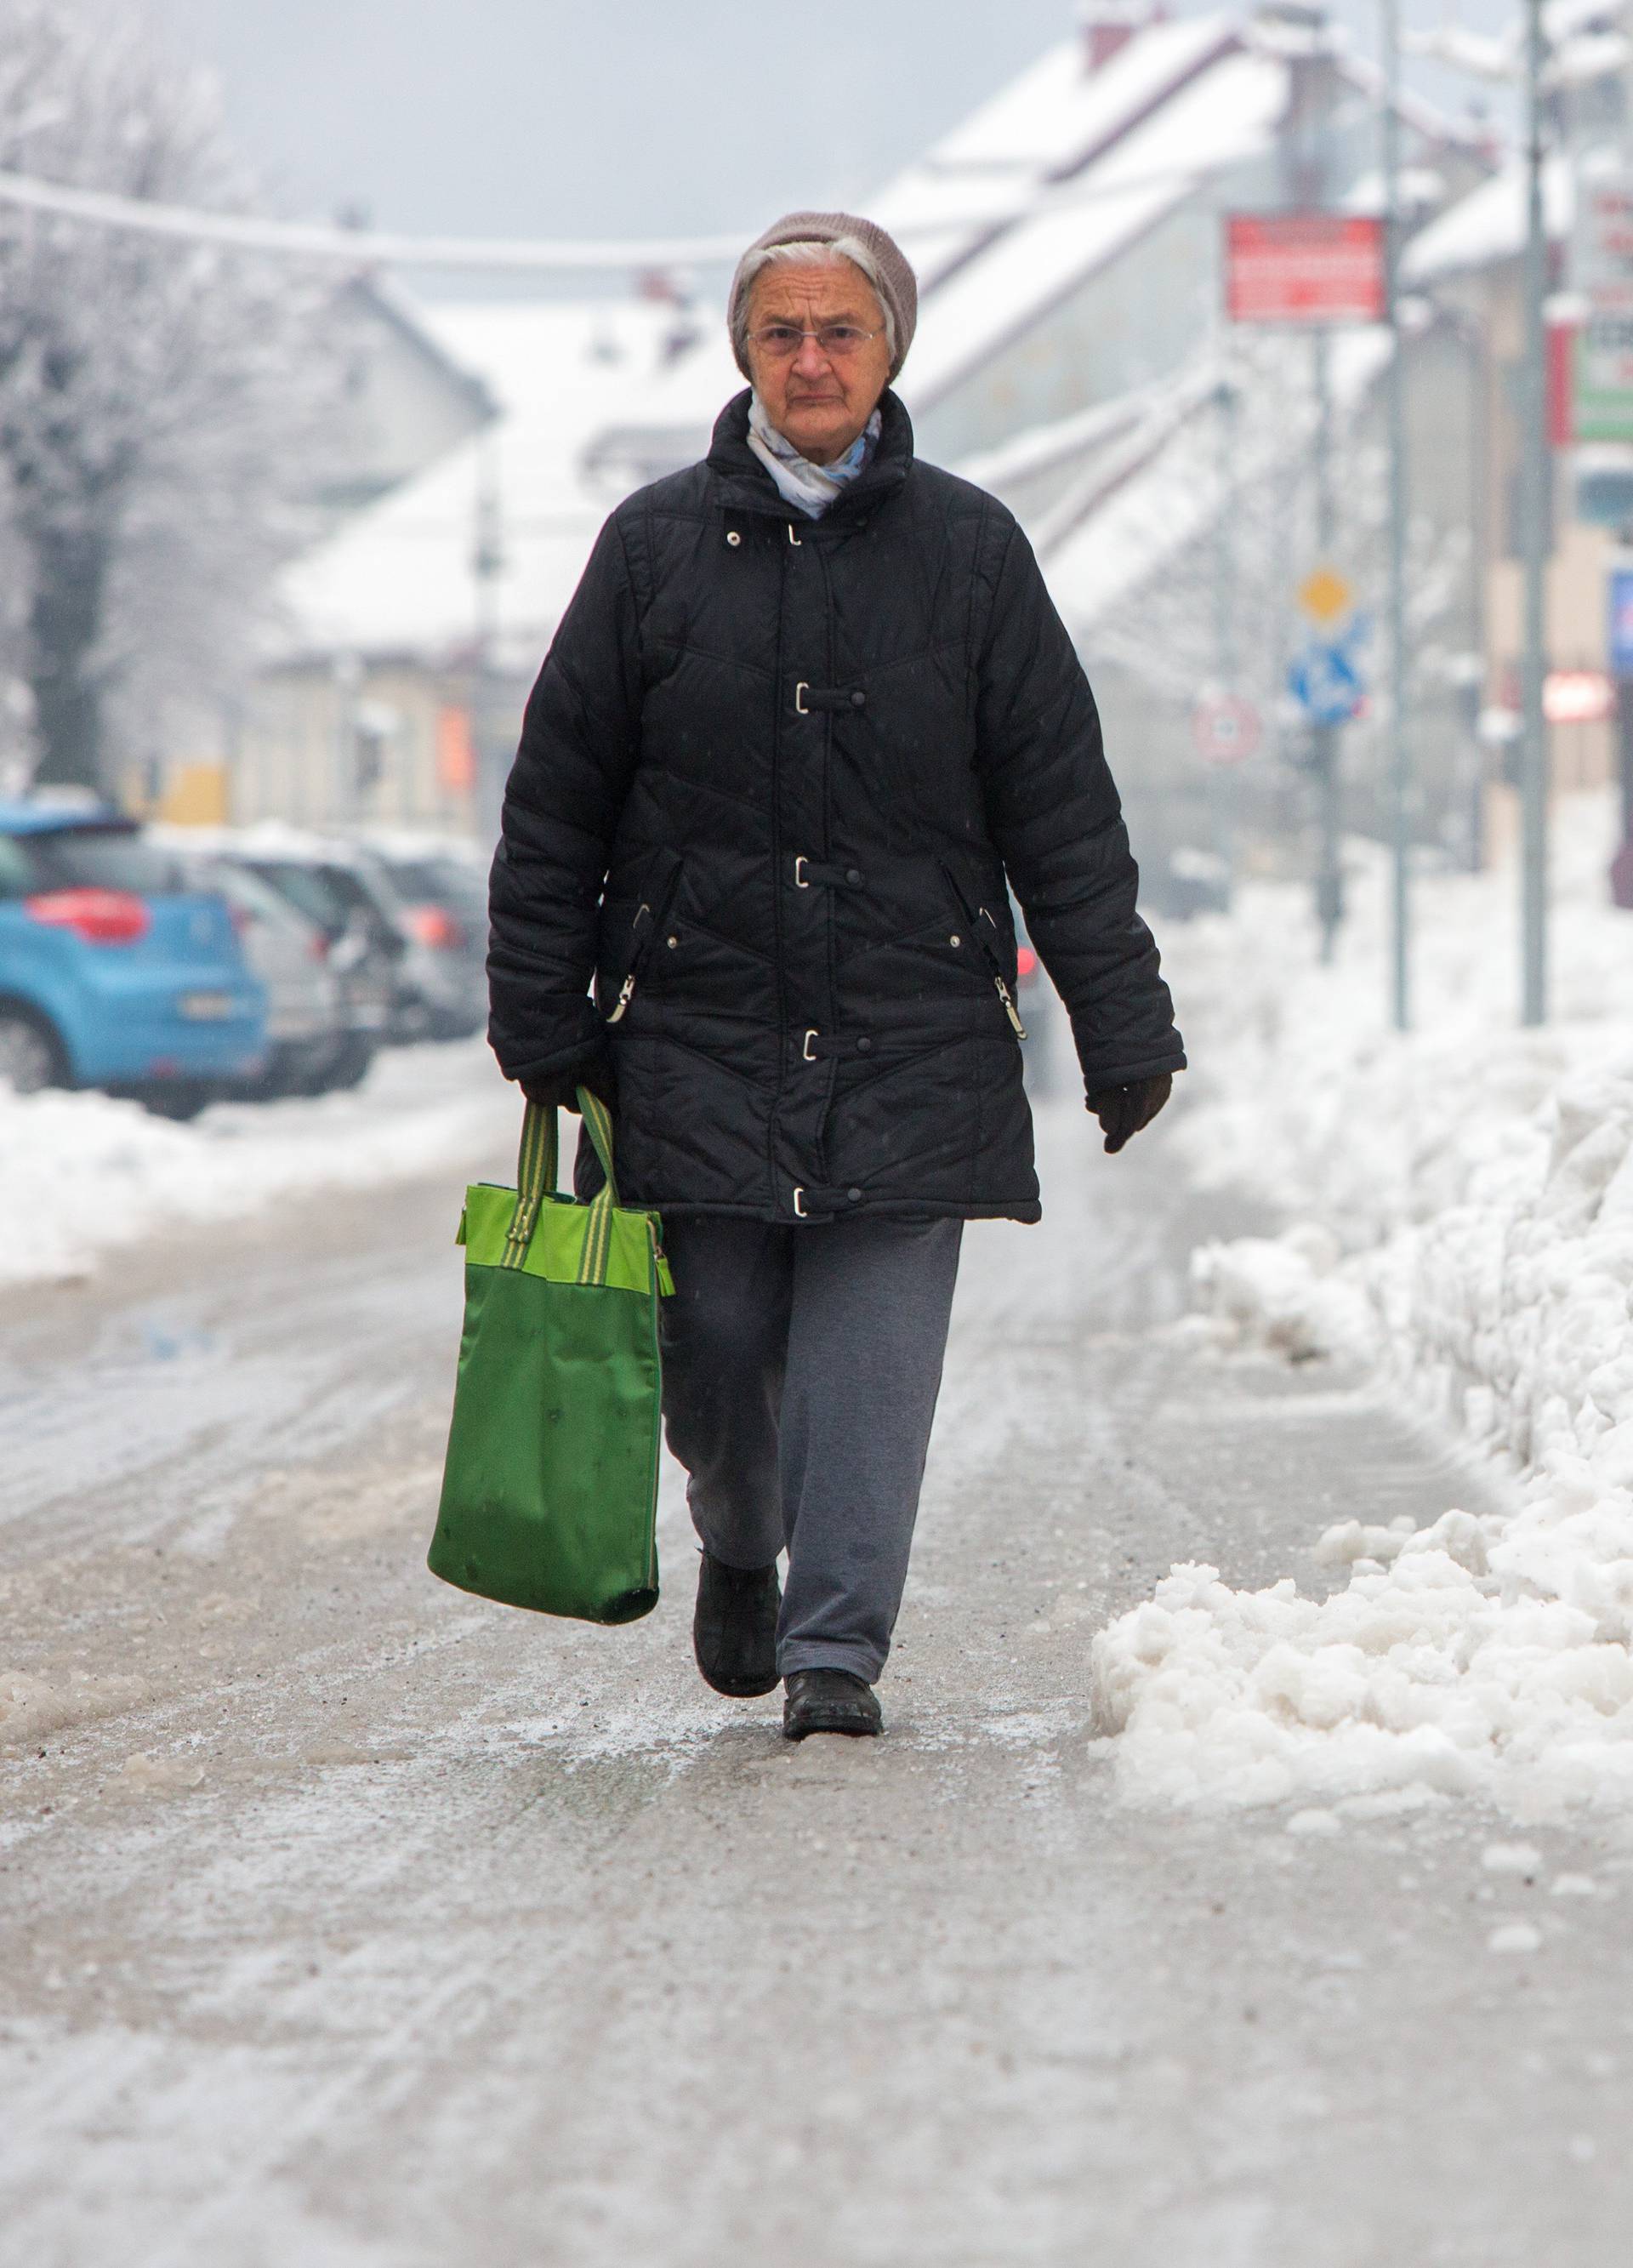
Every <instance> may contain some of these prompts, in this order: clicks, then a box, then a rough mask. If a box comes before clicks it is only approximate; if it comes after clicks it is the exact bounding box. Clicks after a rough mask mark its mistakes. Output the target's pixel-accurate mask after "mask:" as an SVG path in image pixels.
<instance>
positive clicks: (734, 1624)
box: [692, 1551, 783, 1701]
mask: <svg viewBox="0 0 1633 2268" xmlns="http://www.w3.org/2000/svg"><path fill="white" fill-rule="evenodd" d="M782 1603H783V1587H782V1585H781V1584H780V1583H779V1582H778V1581H777V1580H776V1562H775V1561H773V1563H772V1564H771V1565H770V1566H769V1567H728V1566H727V1565H726V1564H725V1560H724V1559H717V1558H716V1557H714V1556H713V1554H712V1553H711V1552H708V1551H705V1552H704V1554H703V1564H702V1569H701V1570H700V1571H699V1573H698V1578H697V1611H696V1613H695V1615H694V1616H693V1617H692V1651H693V1653H695V1655H696V1656H697V1666H698V1668H699V1669H700V1670H702V1674H703V1682H704V1683H705V1684H708V1685H712V1686H713V1687H714V1689H715V1691H716V1692H717V1693H729V1694H730V1695H731V1696H732V1698H733V1699H734V1700H739V1701H741V1700H747V1698H748V1697H749V1696H750V1695H751V1694H754V1693H770V1692H772V1691H774V1690H776V1617H777V1609H779V1608H780V1607H781V1605H782Z"/></svg>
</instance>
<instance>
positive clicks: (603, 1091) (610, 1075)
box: [517, 1056, 618, 1117]
mask: <svg viewBox="0 0 1633 2268" xmlns="http://www.w3.org/2000/svg"><path fill="white" fill-rule="evenodd" d="M517 1084H518V1086H519V1087H520V1088H521V1091H522V1093H523V1094H525V1095H526V1098H527V1100H528V1101H529V1102H536V1103H537V1104H538V1105H539V1107H540V1108H541V1109H543V1110H577V1108H578V1089H579V1088H580V1087H581V1086H587V1087H588V1088H589V1090H590V1092H591V1094H599V1095H600V1098H601V1101H603V1102H604V1103H605V1104H606V1105H607V1108H608V1109H609V1110H610V1111H611V1112H612V1113H613V1115H614V1117H615V1116H617V1112H618V1077H617V1073H616V1072H615V1071H614V1069H613V1066H612V1060H611V1058H610V1057H607V1056H597V1057H593V1058H592V1061H590V1062H589V1063H587V1064H579V1065H578V1067H577V1069H576V1070H573V1071H546V1072H544V1073H543V1075H542V1076H541V1077H540V1078H538V1079H519V1080H518V1081H517Z"/></svg>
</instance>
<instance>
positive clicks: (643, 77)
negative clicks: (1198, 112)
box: [146, 0, 1511, 236]
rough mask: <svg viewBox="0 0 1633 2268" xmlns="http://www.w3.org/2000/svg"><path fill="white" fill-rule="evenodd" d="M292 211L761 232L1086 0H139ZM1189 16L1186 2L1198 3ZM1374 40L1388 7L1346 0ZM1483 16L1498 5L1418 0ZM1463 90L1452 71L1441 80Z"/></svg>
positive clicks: (966, 91) (904, 151)
mask: <svg viewBox="0 0 1633 2268" xmlns="http://www.w3.org/2000/svg"><path fill="white" fill-rule="evenodd" d="M146 4H147V7H148V11H149V12H150V13H151V15H152V16H153V17H154V18H155V19H156V21H157V23H158V26H159V27H160V29H161V31H162V32H163V33H165V34H166V36H167V38H168V40H169V42H170V45H171V47H172V49H173V52H174V54H175V55H177V57H178V59H179V60H181V61H185V62H188V63H202V64H207V65H210V66H211V67H212V68H213V69H214V70H216V72H217V75H218V77H219V79H220V82H221V85H222V89H223V93H224V102H225V111H226V117H227V122H228V125H229V128H230V129H231V131H232V136H233V139H234V141H235V143H236V144H237V146H238V148H239V151H240V153H241V155H242V156H243V157H244V158H246V160H248V161H249V163H250V164H251V165H252V166H254V168H255V170H256V171H257V172H258V173H259V174H260V176H261V179H262V180H263V181H264V182H265V184H266V186H267V189H268V195H269V198H270V199H271V200H272V201H273V202H274V203H276V206H277V208H278V209H279V210H282V211H283V212H284V213H286V214H288V215H291V216H293V215H295V214H300V215H303V216H313V217H315V216H316V215H318V214H320V213H324V212H332V211H334V210H335V209H337V208H338V207H340V206H342V205H357V206H360V207H362V208H363V209H364V210H365V212H366V214H367V217H369V218H370V219H371V221H373V222H374V223H375V224H376V225H379V226H381V227H389V228H400V229H408V230H445V231H452V232H460V233H467V232H468V233H472V234H476V233H480V234H484V235H526V236H554V235H569V236H571V235H585V234H595V235H602V234H605V235H637V234H648V233H651V232H656V231H661V232H683V233H690V232H694V231H698V232H703V231H715V230H723V229H724V230H733V229H736V228H739V227H742V228H750V229H752V228H754V227H757V226H759V225H762V224H763V222H764V221H765V220H767V219H769V217H771V216H772V215H774V214H776V213H777V212H779V211H782V210H785V209H786V208H787V207H789V206H791V205H795V204H803V203H818V204H820V203H825V202H827V201H828V200H834V201H836V202H838V201H843V200H846V199H850V198H858V197H862V196H864V195H865V194H866V192H867V190H868V188H870V187H871V186H872V185H874V184H876V183H877V182H879V180H882V179H883V178H884V176H885V175H886V173H889V172H890V171H891V170H892V169H893V168H894V166H897V165H899V164H901V163H902V162H903V161H904V160H905V159H907V158H910V157H911V156H913V155H914V154H915V153H916V151H919V150H922V149H923V147H924V146H925V144H927V143H928V142H929V141H931V139H932V138H933V137H934V136H936V135H937V134H938V132H940V131H942V130H944V129H945V128H947V127H948V126H950V125H952V124H953V123H954V122H956V121H957V120H958V119H959V118H960V117H961V116H962V115H963V114H965V113H966V112H967V111H968V110H970V109H971V108H973V107H974V106H975V104H976V103H977V102H979V101H980V100H982V98H983V97H984V96H985V95H987V94H989V93H990V92H992V91H994V90H995V89H996V88H997V87H999V86H1001V85H1004V82H1005V80H1007V79H1009V78H1011V77H1013V76H1014V74H1015V73H1016V72H1017V71H1018V70H1021V69H1022V68H1023V67H1024V66H1025V65H1026V63H1029V62H1031V61H1032V60H1033V57H1034V56H1036V55H1039V54H1041V52H1042V50H1043V49H1044V48H1046V47H1048V46H1049V45H1050V44H1051V43H1052V42H1054V41H1055V40H1058V39H1060V38H1062V37H1063V36H1064V35H1065V34H1066V33H1068V32H1069V31H1070V28H1071V26H1072V25H1073V24H1074V22H1075V20H1076V13H1077V11H1076V5H1075V0H821V5H820V7H810V6H805V7H788V6H779V5H777V4H776V0H761V4H758V5H754V4H746V0H674V4H659V0H601V4H592V0H146ZM1185 12H1190V10H1189V9H1187V10H1186V11H1185ZM1341 12H1342V13H1343V14H1344V15H1345V16H1346V17H1347V18H1350V19H1351V20H1353V21H1354V23H1355V25H1356V26H1357V37H1358V39H1359V40H1360V42H1361V44H1363V45H1365V46H1367V47H1369V48H1370V47H1371V46H1372V31H1371V26H1372V21H1373V19H1374V16H1375V9H1374V7H1373V6H1372V4H1369V0H1342V11H1341ZM1405 12H1406V15H1407V18H1408V20H1409V22H1411V21H1417V22H1423V23H1427V22H1431V21H1439V20H1441V19H1443V18H1445V16H1446V15H1447V14H1448V13H1451V12H1460V15H1461V18H1462V20H1463V21H1464V22H1465V23H1467V24H1469V25H1471V26H1473V25H1478V26H1480V27H1481V28H1482V29H1484V28H1489V27H1490V26H1492V25H1493V24H1494V23H1496V22H1500V21H1502V20H1504V19H1505V18H1507V16H1508V15H1509V13H1510V12H1511V11H1510V8H1509V6H1508V5H1507V4H1506V0H1461V5H1460V9H1458V8H1456V7H1455V0H1453V6H1448V0H1405ZM1436 91H1437V92H1441V93H1443V94H1444V95H1445V97H1447V98H1449V99H1451V100H1453V101H1455V102H1458V103H1461V101H1462V100H1463V99H1464V97H1463V92H1462V90H1461V89H1460V87H1459V86H1458V85H1456V83H1451V84H1449V85H1448V84H1446V83H1445V81H1444V79H1442V84H1441V85H1440V86H1439V87H1438V88H1437V89H1436Z"/></svg>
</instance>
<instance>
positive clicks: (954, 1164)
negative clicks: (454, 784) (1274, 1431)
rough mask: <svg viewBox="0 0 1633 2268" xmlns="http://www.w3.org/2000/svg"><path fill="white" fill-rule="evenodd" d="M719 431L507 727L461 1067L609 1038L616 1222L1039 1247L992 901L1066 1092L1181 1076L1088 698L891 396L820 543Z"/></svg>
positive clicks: (1005, 553) (611, 546) (998, 508)
mask: <svg viewBox="0 0 1633 2268" xmlns="http://www.w3.org/2000/svg"><path fill="white" fill-rule="evenodd" d="M748 401H749V397H748V395H747V393H744V394H739V396H738V397H737V398H736V400H735V401H732V402H730V403H729V404H728V405H727V407H726V409H725V410H724V412H723V413H722V415H721V417H720V420H719V423H717V426H716V428H715V433H714V440H713V444H712V446H711V447H710V453H709V456H708V458H707V460H705V461H704V462H703V463H702V464H700V465H694V466H692V467H690V468H688V470H687V471H685V472H681V473H677V474H674V475H672V476H671V477H670V478H668V479H667V480H661V481H658V482H654V483H653V484H652V485H651V487H649V488H645V489H643V490H639V491H638V492H637V493H636V495H634V496H632V497H629V499H628V500H627V502H625V503H624V504H621V505H620V506H619V508H618V510H617V511H616V512H614V514H613V516H612V518H611V519H609V520H608V521H607V525H606V527H604V528H603V529H602V531H601V534H600V538H599V540H598V541H597V543H596V546H595V549H594V551H593V553H592V556H591V558H590V562H589V564H588V565H587V567H586V568H585V573H584V578H583V580H582V581H581V583H580V584H579V585H578V589H577V593H575V595H574V598H573V600H572V603H571V605H570V607H569V608H568V610H567V612H566V614H565V615H564V616H563V619H562V622H561V625H560V627H559V629H558V630H557V632H556V635H555V640H554V642H553V644H552V645H551V647H550V651H549V652H548V655H547V656H546V659H545V662H544V666H543V668H542V669H541V672H540V674H539V679H538V682H537V684H536V685H535V686H534V688H533V693H532V695H531V696H530V698H529V700H528V703H527V709H526V718H525V721H524V723H523V726H522V733H521V743H520V747H519V750H518V752H517V757H516V762H515V766H514V769H513V770H512V771H511V777H510V784H509V786H508V789H507V791H506V796H505V804H504V832H503V837H502V840H501V843H500V846H499V851H498V854H497V858H496V859H495V862H494V868H493V885H492V924H493V925H492V941H491V948H490V952H489V977H490V980H491V987H492V1003H493V1015H492V1024H491V1036H492V1041H493V1046H494V1049H495V1052H496V1053H497V1057H498V1058H499V1063H500V1065H501V1067H502V1068H503V1070H504V1071H505V1073H506V1074H507V1076H509V1077H510V1078H512V1079H518V1078H527V1077H531V1076H534V1075H544V1074H548V1073H552V1072H556V1071H566V1070H570V1069H572V1068H575V1067H577V1065H578V1064H581V1063H583V1062H585V1061H587V1060H589V1059H590V1058H591V1057H593V1056H595V1055H597V1054H599V1053H600V1051H601V1050H603V1049H606V1048H607V1046H608V1044H609V1043H610V1046H611V1049H612V1054H613V1057H614V1063H615V1066H616V1070H617V1076H618V1095H619V1108H618V1118H617V1138H618V1160H619V1183H620V1190H621V1194H622V1197H624V1199H625V1201H626V1202H628V1203H632V1204H648V1205H656V1206H658V1207H659V1208H661V1209H662V1210H663V1211H668V1212H676V1213H681V1212H714V1213H732V1214H738V1215H740V1216H743V1217H746V1218H748V1219H759V1220H775V1221H786V1222H792V1221H794V1220H796V1219H806V1220H831V1219H856V1218H859V1217H866V1216H869V1215H886V1214H904V1213H905V1214H936V1213H942V1214H958V1215H961V1216H963V1217H965V1218H967V1219H980V1218H982V1217H985V1216H991V1215H1008V1216H1009V1217H1011V1218H1012V1219H1017V1220H1036V1219H1038V1218H1039V1215H1040V1207H1039V1204H1038V1183H1037V1176H1036V1174H1035V1173H1034V1171H1033V1155H1032V1123H1031V1117H1030V1114H1029V1112H1028V1110H1027V1107H1026V1094H1025V1092H1024V1089H1023V1086H1022V1083H1021V1057H1020V1048H1019V1042H1018V1039H1017V1036H1016V1031H1015V1028H1014V1026H1013V1019H1012V1013H1011V1002H1010V996H1011V992H1012V990H1013V987H1014V983H1015V936H1014V931H1013V927H1012V924H1011V919H1010V913H1009V900H1008V894H1007V892H1006V889H1005V887H1004V883H1005V876H1006V875H1007V877H1008V880H1009V881H1010V882H1011V884H1012V885H1013V887H1014V891H1015V895H1016V897H1017V898H1018V899H1019V902H1020V905H1021V907H1022V909H1024V911H1025V914H1026V924H1027V927H1028V929H1029V930H1030V932H1031V934H1032V939H1033V943H1034V944H1035V945H1036V946H1037V949H1038V951H1039V953H1040V954H1041V956H1042V959H1043V962H1044V965H1045V967H1046V968H1048V972H1049V974H1050V976H1052V977H1053V978H1054V980H1055V983H1056V987H1057V988H1058V990H1059V991H1060V993H1061V996H1062V998H1063V999H1064V1001H1065V1003H1066V1005H1067V1007H1068V1009H1069V1010H1070V1015H1071V1022H1072V1030H1073V1032H1074V1035H1075V1036H1076V1040H1077V1045H1078V1056H1079V1057H1080V1059H1081V1062H1082V1064H1083V1071H1084V1075H1085V1079H1086V1081H1087V1084H1088V1086H1090V1087H1091V1088H1094V1087H1098V1086H1110V1085H1114V1084H1116V1083H1119V1082H1122V1081H1124V1080H1128V1079H1142V1078H1144V1077H1145V1076H1147V1075H1148V1074H1150V1073H1152V1072H1156V1071H1174V1070H1177V1069H1179V1068H1180V1067H1181V1065H1182V1064H1184V1061H1185V1057H1184V1055H1183V1053H1182V1052H1181V1045H1180V1038H1179V1035H1178V1033H1177V1032H1176V1031H1175V1030H1174V1027H1173V1011H1172V1004H1171V1002H1170V1000H1169V998H1168V990H1167V987H1166V984H1165V983H1163V981H1162V978H1161V977H1160V976H1159V974H1158V961H1157V948H1156V946H1155V945H1154V944H1153V943H1152V940H1151V932H1150V931H1149V930H1148V929H1147V928H1146V927H1145V924H1144V922H1143V921H1142V920H1141V919H1140V917H1139V916H1138V915H1137V914H1136V911H1135V887H1136V870H1135V865H1134V860H1133V858H1132V857H1131V856H1130V854H1129V840H1128V835H1127V832H1126V830H1125V828H1124V827H1123V823H1122V816H1121V812H1120V809H1119V806H1118V801H1117V793H1116V790H1115V788H1114V785H1113V784H1112V778H1111V775H1110V773H1109V772H1108V771H1107V767H1106V759H1105V755H1104V754H1103V752H1102V749H1101V745H1100V722H1099V718H1097V716H1096V714H1095V709H1094V702H1093V697H1092V695H1091V693H1090V691H1089V688H1088V683H1087V681H1086V680H1085V676H1084V674H1083V671H1082V668H1081V667H1080V666H1079V664H1078V658H1077V655H1076V654H1075V652H1073V650H1072V646H1071V643H1070V639H1069V638H1068V637H1067V635H1066V632H1065V630H1064V629H1063V626H1062V624H1061V622H1060V618H1059V616H1058V615H1056V611H1055V608H1054V607H1053V605H1052V604H1051V603H1050V600H1049V598H1048V593H1047V591H1046V590H1045V588H1044V585H1043V579H1042V577H1041V575H1040V573H1039V571H1038V567H1037V563H1036V562H1035V560H1034V559H1033V555H1032V550H1031V548H1030V546H1029V545H1028V543H1027V541H1026V537H1025V536H1024V535H1023V534H1021V533H1020V531H1019V528H1018V527H1016V525H1015V522H1014V520H1013V519H1011V515H1010V514H1009V512H1007V511H1006V510H1005V509H1004V506H1003V505H1002V504H999V503H997V500H996V499H995V498H993V497H989V496H987V495H985V494H983V493H982V490H980V489H977V488H973V487H972V486H971V485H970V484H969V483H968V482H966V481H961V480H958V479H955V478H954V477H953V475H951V474H949V473H945V472H942V471H939V470H938V468H935V467H934V466H931V465H926V464H922V463H918V462H916V460H915V459H914V456H913V433H912V428H911V426H910V424H909V423H908V416H907V412H906V410H905V409H903V408H902V406H901V403H900V401H897V399H896V398H895V396H894V394H888V393H887V394H886V395H885V397H884V400H883V402H882V404H881V408H882V409H883V413H884V416H883V431H882V432H881V434H880V437H879V444H878V446H877V448H876V450H875V452H874V455H873V458H872V461H871V463H870V464H869V465H868V467H867V469H866V470H865V471H864V473H863V474H862V475H860V477H859V478H858V479H857V480H856V481H855V482H852V483H851V484H850V486H849V487H848V488H847V489H846V490H844V492H843V494H842V496H841V497H839V499H838V500H837V502H835V504H832V505H831V506H830V507H829V509H828V512H826V513H825V514H824V515H823V517H822V518H821V519H820V520H811V519H805V517H804V516H803V515H801V514H798V513H795V512H791V509H790V507H789V506H788V505H787V504H784V502H783V499H782V497H780V496H779V495H778V493H777V491H776V488H775V487H774V486H773V484H772V482H771V481H770V479H769V476H768V475H767V474H766V472H765V471H764V469H763V468H762V467H761V464H760V463H759V461H758V460H757V459H756V458H755V457H754V454H753V453H752V452H751V451H750V450H749V448H748V446H747V439H746V436H747V424H748ZM592 976H593V979H594V985H595V998H594V1001H593V1002H592V1000H591V999H590V998H589V997H588V993H589V986H590V983H591V979H592Z"/></svg>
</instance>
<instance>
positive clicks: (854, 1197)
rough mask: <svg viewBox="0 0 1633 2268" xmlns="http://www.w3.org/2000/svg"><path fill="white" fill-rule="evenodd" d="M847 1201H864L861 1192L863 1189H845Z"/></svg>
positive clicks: (859, 1202) (852, 1202) (856, 1202)
mask: <svg viewBox="0 0 1633 2268" xmlns="http://www.w3.org/2000/svg"><path fill="white" fill-rule="evenodd" d="M845 1202H846V1204H861V1202H862V1192H861V1190H860V1189H847V1190H846V1191H845Z"/></svg>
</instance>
